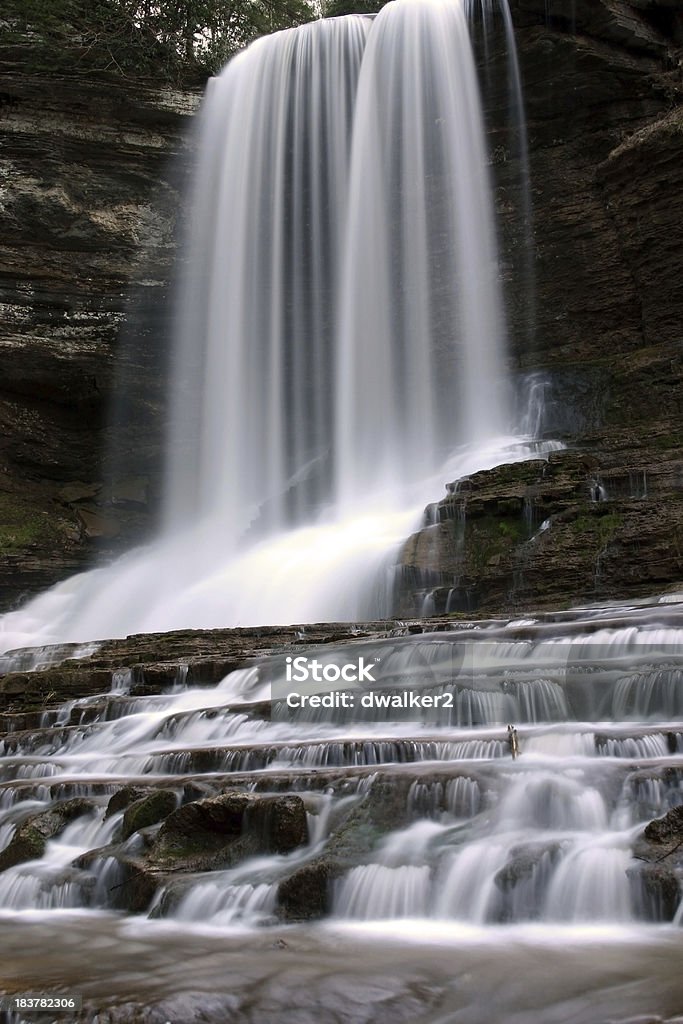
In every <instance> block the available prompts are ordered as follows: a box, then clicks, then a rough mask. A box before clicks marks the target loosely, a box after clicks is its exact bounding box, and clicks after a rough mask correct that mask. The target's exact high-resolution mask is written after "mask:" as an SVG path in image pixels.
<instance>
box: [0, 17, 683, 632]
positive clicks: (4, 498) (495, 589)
mask: <svg viewBox="0 0 683 1024" xmlns="http://www.w3.org/2000/svg"><path fill="white" fill-rule="evenodd" d="M511 9H512V15H513V20H514V23H515V28H516V34H517V42H518V48H519V61H520V69H521V75H522V79H523V83H524V87H525V104H526V112H527V116H528V139H529V170H530V179H529V180H530V192H529V195H528V202H527V200H526V199H525V196H524V193H523V190H522V189H521V188H520V184H519V183H520V173H522V172H523V171H524V166H523V161H522V160H521V158H520V139H519V136H518V133H517V131H516V128H515V121H514V118H513V117H512V116H511V102H510V98H509V94H508V89H507V85H508V69H509V60H508V53H507V50H506V45H505V39H504V32H503V27H502V21H501V20H500V19H498V20H497V22H496V24H497V28H496V33H495V36H494V38H493V39H491V40H490V41H489V45H488V58H487V59H488V63H487V65H486V67H485V68H484V67H483V70H484V71H485V72H486V73H485V74H484V75H483V77H482V81H483V82H484V101H485V107H486V112H487V119H488V125H489V142H490V152H491V159H492V169H493V172H494V181H495V198H496V204H497V208H498V217H499V224H500V232H499V233H500V242H501V268H502V274H503V278H504V283H505V287H506V302H507V311H508V323H509V335H510V345H511V351H512V354H513V355H512V371H513V373H516V374H517V375H518V377H519V381H520V390H524V388H523V386H522V384H523V381H526V385H527V387H528V384H529V375H530V374H536V378H535V379H536V384H537V391H538V386H542V387H543V388H544V389H545V392H546V403H545V411H544V412H543V414H542V415H540V413H539V415H538V416H536V417H532V419H535V426H536V427H538V428H540V430H541V432H543V433H545V435H546V436H553V437H558V438H561V439H563V440H564V441H565V442H566V443H567V444H568V445H569V446H570V452H569V453H565V454H562V455H557V456H553V458H552V459H551V460H550V461H549V463H548V464H547V465H535V466H534V465H532V466H531V467H515V468H513V469H511V470H509V471H504V472H503V471H499V470H495V471H493V472H492V473H491V474H477V475H476V477H474V478H473V479H472V481H470V482H468V483H467V484H465V485H462V486H460V487H459V489H458V490H457V492H456V493H454V494H453V495H451V496H450V497H446V498H445V499H444V500H443V501H441V502H438V499H439V495H438V494H435V495H434V500H435V502H437V503H438V509H437V511H436V513H434V514H433V515H430V517H429V518H428V520H426V522H429V523H433V522H435V521H436V524H437V525H430V526H429V527H428V528H427V529H426V530H423V531H421V532H420V533H419V534H417V535H416V536H415V537H413V538H410V540H409V541H408V542H407V544H406V547H405V550H404V552H403V556H402V568H401V571H400V572H399V584H400V585H399V603H398V606H397V611H400V612H401V613H403V614H419V613H428V612H432V611H436V612H440V611H444V610H446V609H447V610H449V611H457V610H463V609H481V610H482V611H485V612H505V611H507V610H510V609H522V608H525V607H540V606H547V605H548V604H550V603H558V602H559V603H562V604H570V603H574V602H576V601H580V600H585V599H593V598H605V597H619V596H622V597H625V596H635V595H640V594H646V593H652V592H654V591H656V590H667V589H669V588H670V587H673V586H676V585H678V584H679V583H680V580H681V576H682V566H681V554H680V552H681V550H682V548H681V544H682V543H683V540H682V537H683V535H682V533H681V528H682V524H683V505H682V503H681V499H680V481H681V479H682V476H681V472H682V469H681V467H682V464H683V454H682V452H681V437H682V431H681V403H682V401H683V396H682V390H681V383H682V381H681V366H682V362H681V357H682V353H683V284H682V282H683V120H682V116H681V110H682V109H683V108H682V107H681V98H682V96H683V77H682V68H681V55H682V53H683V50H682V47H683V14H682V13H681V11H680V5H677V4H676V3H674V2H672V0H647V2H646V0H628V2H627V0H596V2H593V0H590V2H589V0H577V2H575V3H572V4H571V5H567V4H566V3H564V2H561V0H557V2H555V0H553V2H548V0H512V2H511ZM27 45H30V44H29V43H28V42H27ZM481 63H482V66H483V65H484V63H485V62H484V58H483V54H482V56H481ZM25 66H26V62H25V61H22V62H19V61H18V59H17V52H16V48H14V49H13V48H11V47H3V45H2V40H1V39H0V127H2V130H3V137H4V138H3V147H2V150H1V151H0V188H1V189H2V196H3V201H2V206H1V207H0V260H1V262H2V271H0V303H2V311H3V317H2V326H0V435H1V437H0V456H1V458H0V607H2V606H4V607H8V606H10V605H11V604H13V603H15V602H16V601H17V600H18V599H20V598H21V597H23V596H26V595H30V594H32V593H35V592H36V591H37V590H40V589H42V588H43V587H45V586H47V585H49V584H51V583H52V582H54V581H55V580H58V579H60V578H63V577H65V576H67V575H69V574H70V573H72V572H73V571H75V570H76V569H79V568H81V567H83V566H84V565H85V564H87V563H88V562H89V561H91V560H92V559H93V558H94V557H95V555H96V554H97V553H98V552H100V553H104V554H108V555H109V554H113V553H114V552H115V551H117V550H121V549H123V548H125V547H126V546H130V544H131V543H132V542H134V541H135V540H138V539H140V538H141V537H143V536H144V535H145V533H146V532H148V531H149V530H150V528H151V525H152V523H153V521H154V516H155V512H156V509H157V506H158V499H159V494H160V482H159V479H160V469H161V458H160V450H161V435H162V427H163V417H164V410H163V381H164V372H163V370H164V363H165V356H166V353H167V351H168V336H169V330H168V322H167V317H168V315H169V313H170V311H171V308H172V306H171V305H170V304H169V303H168V302H166V303H165V304H164V301H162V300H165V299H167V298H168V296H169V291H170V286H169V281H170V276H171V264H172V259H173V256H174V253H175V246H176V234H175V227H176V225H175V217H176V213H177V210H178V208H179V205H180V204H179V202H178V188H179V186H180V185H181V184H182V180H183V177H184V173H185V172H184V170H183V169H182V168H181V167H180V165H178V164H176V165H175V168H176V169H172V168H173V165H172V163H171V158H172V157H174V156H176V155H177V154H179V153H181V152H184V151H185V150H186V148H187V145H188V144H187V142H186V141H184V135H183V133H184V131H185V128H186V127H187V125H188V124H189V121H190V115H191V113H192V111H194V110H195V109H196V106H197V103H198V94H197V93H194V92H188V93H185V94H183V93H180V92H173V91H172V90H168V89H157V88H154V87H153V86H151V85H150V84H149V83H140V82H124V81H123V80H121V79H115V78H114V79H111V78H110V79H109V80H106V81H105V80H102V81H95V80H92V79H88V80H87V82H85V81H80V80H79V79H78V78H76V77H69V78H66V77H62V78H59V79H57V78H55V77H49V76H48V75H44V74H43V75H41V74H32V75H31V74H27V72H26V70H25ZM131 280H137V282H138V287H137V290H135V291H134V292H133V293H131V292H129V290H128V289H129V285H130V283H131ZM126 296H130V297H129V298H127V297H126ZM157 300H159V301H157ZM122 327H125V331H123V332H122V330H121V329H122ZM126 338H128V342H126V343H124V342H125V339H126ZM117 339H118V341H117ZM117 356H118V358H119V368H118V369H115V357H117ZM115 380H118V382H119V383H118V385H117V394H118V395H119V396H125V399H124V400H123V401H122V402H119V403H118V405H117V407H116V408H115V421H114V422H113V423H112V422H110V421H109V420H108V419H107V409H108V408H109V406H110V400H111V398H112V395H113V393H114V391H115ZM541 381H543V382H545V383H544V384H543V385H540V382H541ZM121 382H123V384H122V385H121ZM536 411H537V412H539V410H538V409H537V410H536ZM114 437H116V445H115V446H113V445H112V441H113V439H114ZM113 447H115V448H116V450H117V452H118V456H117V458H116V459H109V460H105V455H106V452H107V451H108V450H111V449H112V448H113ZM105 461H106V466H105ZM103 481H106V482H103ZM444 484H446V481H444ZM603 499H604V500H603ZM542 525H543V527H544V529H543V531H542V532H541V533H539V532H538V531H539V529H540V527H541V526H542Z"/></svg>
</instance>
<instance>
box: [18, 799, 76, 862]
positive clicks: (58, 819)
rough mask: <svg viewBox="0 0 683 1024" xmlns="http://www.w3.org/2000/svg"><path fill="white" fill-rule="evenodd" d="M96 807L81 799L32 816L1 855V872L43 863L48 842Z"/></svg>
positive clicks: (56, 805) (21, 826) (57, 805)
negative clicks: (27, 863)
mask: <svg viewBox="0 0 683 1024" xmlns="http://www.w3.org/2000/svg"><path fill="white" fill-rule="evenodd" d="M93 806H94V804H93V803H92V802H91V801H90V800H85V799H81V798H80V797H77V798H75V799H73V800H65V801H64V802H63V803H59V804H55V805H54V806H53V807H50V809H49V810H47V811H41V812H40V813H39V814H34V815H32V816H31V817H30V818H28V819H27V820H26V821H24V822H23V823H22V824H21V825H19V827H18V828H17V830H16V832H15V833H14V835H13V836H12V839H11V841H10V843H9V844H8V845H7V846H6V847H5V849H4V850H2V851H1V852H0V871H6V870H7V868H13V867H15V865H17V864H24V863H26V862H27V861H30V860H39V859H40V858H41V857H42V856H43V854H44V853H45V847H46V846H47V843H48V840H50V839H54V838H55V836H58V835H59V834H60V833H61V832H63V831H64V829H65V828H66V826H67V825H69V824H70V823H71V822H72V821H73V820H74V819H75V818H80V817H81V815H83V814H87V813H88V812H89V811H91V810H92V808H93Z"/></svg>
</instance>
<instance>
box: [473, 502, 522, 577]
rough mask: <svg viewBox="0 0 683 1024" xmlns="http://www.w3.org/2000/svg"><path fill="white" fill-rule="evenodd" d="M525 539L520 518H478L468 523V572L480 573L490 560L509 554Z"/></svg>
mask: <svg viewBox="0 0 683 1024" xmlns="http://www.w3.org/2000/svg"><path fill="white" fill-rule="evenodd" d="M526 539H527V534H526V528H525V525H524V522H523V520H522V519H521V517H520V516H505V517H500V518H499V517H498V516H480V517H479V518H477V519H476V520H473V521H470V522H468V523H467V527H466V535H465V551H466V559H467V566H468V569H469V571H471V572H473V573H481V572H482V571H483V570H484V568H485V567H486V566H487V565H488V564H489V563H490V562H491V560H492V559H496V558H500V557H502V556H503V555H506V554H508V553H510V552H511V551H512V550H513V549H514V548H516V547H517V546H518V545H519V544H522V543H523V542H524V541H525V540H526Z"/></svg>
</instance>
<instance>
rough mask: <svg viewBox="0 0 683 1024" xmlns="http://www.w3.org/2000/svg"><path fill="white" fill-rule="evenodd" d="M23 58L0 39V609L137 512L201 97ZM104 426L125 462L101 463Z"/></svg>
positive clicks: (149, 508)
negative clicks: (115, 398) (114, 409)
mask: <svg viewBox="0 0 683 1024" xmlns="http://www.w3.org/2000/svg"><path fill="white" fill-rule="evenodd" d="M25 45H26V46H27V47H29V49H28V52H29V53H30V41H27V42H26V44H25ZM26 52H27V51H26V50H24V51H23V60H22V59H21V53H20V52H17V49H16V46H9V45H7V46H5V45H3V44H2V33H1V32H0V310H1V319H0V366H1V370H0V607H2V606H4V607H7V606H8V605H10V604H11V603H14V602H15V601H16V600H17V599H20V598H21V597H23V596H25V595H26V594H30V593H32V592H35V591H36V590H39V589H42V588H43V587H45V586H47V585H48V584H51V583H53V582H54V581H55V580H57V579H60V578H63V577H64V576H66V575H68V574H70V573H72V572H73V571H75V570H77V569H79V568H81V567H83V566H84V565H85V564H87V563H88V562H89V561H90V560H91V559H92V558H93V557H94V555H95V552H96V550H99V551H100V552H103V553H106V552H108V551H111V550H115V548H116V544H117V542H120V544H122V545H124V544H130V543H131V542H132V541H133V540H134V539H136V538H137V537H138V536H141V535H142V534H143V533H144V531H145V529H147V528H148V527H147V523H148V522H149V520H150V519H151V518H152V517H153V514H154V503H155V499H156V496H157V492H158V476H157V475H156V470H157V468H158V451H159V444H158V437H159V424H160V422H161V418H162V417H161V415H160V395H159V377H160V372H159V367H160V365H161V346H160V344H157V341H158V339H160V338H161V337H162V335H163V334H164V333H165V326H166V325H165V324H164V323H163V322H162V320H161V317H162V316H163V313H162V310H163V309H164V308H165V307H164V306H163V304H161V303H155V302H153V301H151V296H159V295H162V294H165V293H167V292H168V289H169V278H170V268H171V264H172V259H173V256H174V251H175V215H176V210H177V205H178V202H177V197H178V184H179V181H180V180H181V179H182V174H183V170H182V163H181V162H179V159H178V158H179V156H180V155H181V154H182V153H183V152H184V151H185V150H186V148H187V146H188V142H187V139H186V132H187V128H188V124H189V121H190V117H191V115H192V113H193V112H194V110H195V109H196V106H197V104H198V100H199V93H198V92H197V93H193V92H186V93H183V92H181V91H178V90H174V89H171V88H161V87H157V86H155V85H154V84H153V83H150V82H142V81H127V80H125V79H122V78H121V77H120V76H119V77H116V76H111V77H110V78H107V77H106V76H102V75H101V76H100V78H99V79H95V80H93V78H91V77H90V76H88V77H87V79H81V78H79V77H78V75H77V73H76V72H75V71H74V73H73V74H71V75H68V74H62V75H60V76H55V75H54V74H53V73H52V74H51V73H46V74H42V73H38V72H37V71H36V70H34V69H33V68H31V66H30V60H27V59H26ZM131 285H132V286H133V290H132V291H131ZM124 328H125V330H124ZM117 359H118V363H117ZM117 378H118V379H119V380H121V379H122V380H123V382H124V387H125V393H126V396H127V399H126V402H125V405H124V406H123V407H122V408H121V409H119V410H118V414H117V416H116V418H115V421H114V422H113V421H112V419H111V418H110V402H111V398H112V393H113V390H114V381H115V379H117ZM114 430H115V431H116V433H117V440H118V446H117V447H118V450H119V451H121V452H123V453H124V454H125V453H126V452H127V453H128V456H127V457H126V458H125V460H123V461H122V462H121V463H119V464H111V465H106V463H107V455H108V452H109V450H110V449H111V448H112V446H111V435H112V432H113V431H114ZM141 438H142V440H141ZM124 462H125V469H124V468H123V466H124ZM105 468H106V472H105ZM104 479H107V482H106V483H104V482H103V480H104Z"/></svg>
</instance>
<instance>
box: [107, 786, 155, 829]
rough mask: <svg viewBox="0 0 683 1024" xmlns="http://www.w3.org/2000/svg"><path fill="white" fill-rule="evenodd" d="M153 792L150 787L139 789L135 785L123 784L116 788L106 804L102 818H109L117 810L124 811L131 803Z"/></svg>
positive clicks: (117, 811)
mask: <svg viewBox="0 0 683 1024" xmlns="http://www.w3.org/2000/svg"><path fill="white" fill-rule="evenodd" d="M153 792H154V790H152V789H139V788H137V787H136V786H124V787H123V788H122V789H117V790H116V792H115V793H114V794H113V795H112V797H111V799H110V800H109V803H108V804H107V809H106V811H105V812H104V820H105V821H106V820H107V819H108V818H111V816H112V815H113V814H118V813H119V811H125V809H126V808H127V807H129V806H130V805H131V804H132V803H135V802H136V801H138V800H142V799H143V797H146V796H150V794H151V793H153Z"/></svg>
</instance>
